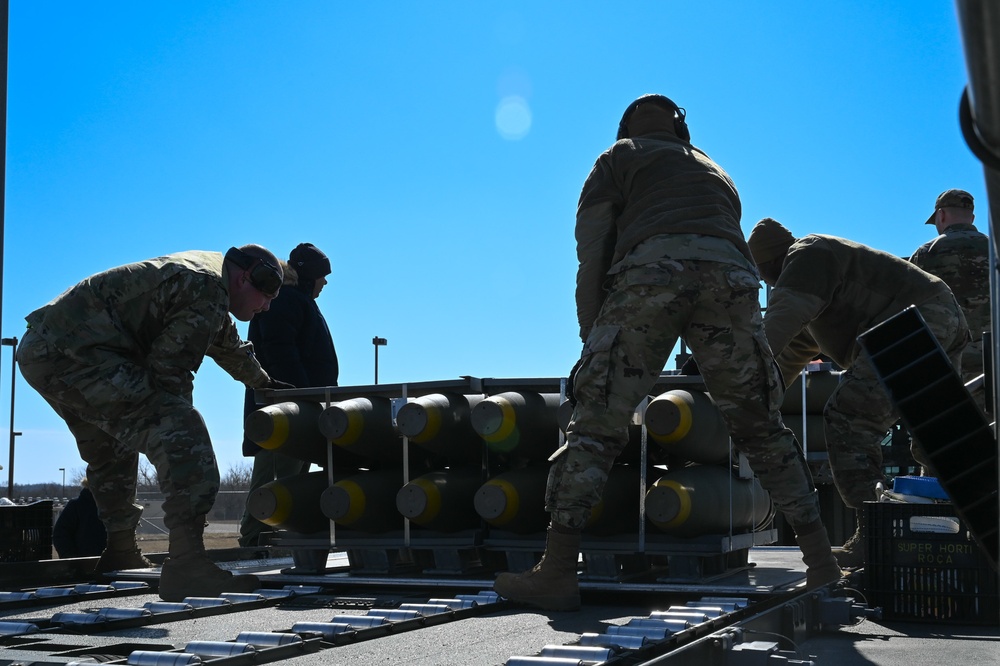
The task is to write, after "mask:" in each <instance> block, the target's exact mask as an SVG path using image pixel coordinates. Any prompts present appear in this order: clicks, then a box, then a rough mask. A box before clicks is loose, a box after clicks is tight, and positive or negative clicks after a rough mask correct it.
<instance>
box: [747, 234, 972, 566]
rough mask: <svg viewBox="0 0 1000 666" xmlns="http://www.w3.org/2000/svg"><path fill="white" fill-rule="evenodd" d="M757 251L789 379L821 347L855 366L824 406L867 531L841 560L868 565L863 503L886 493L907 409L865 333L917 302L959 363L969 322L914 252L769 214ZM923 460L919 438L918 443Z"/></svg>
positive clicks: (837, 473) (839, 469)
mask: <svg viewBox="0 0 1000 666" xmlns="http://www.w3.org/2000/svg"><path fill="white" fill-rule="evenodd" d="M749 244H750V250H751V251H752V252H753V256H754V259H755V260H756V261H757V266H758V267H759V269H760V274H761V276H762V277H763V278H764V281H765V282H766V283H767V284H769V285H771V286H772V287H773V290H772V291H771V293H770V295H769V297H768V302H767V313H766V315H765V317H764V330H765V331H766V332H767V340H768V342H769V343H770V345H771V349H772V350H773V351H774V356H775V360H776V361H777V362H778V367H779V368H780V369H781V372H782V375H783V376H784V379H785V382H786V383H791V382H792V380H794V379H795V377H796V376H798V374H799V372H801V370H802V368H803V367H805V365H806V363H808V362H809V361H811V360H813V359H814V358H816V357H817V356H818V355H819V354H820V353H822V354H826V355H827V356H829V357H830V358H831V359H833V361H834V362H835V363H837V364H838V365H839V366H840V367H842V368H845V371H844V373H843V374H842V375H841V378H840V383H839V384H838V385H837V388H836V389H835V390H834V392H833V394H832V395H831V396H830V399H829V400H828V401H827V403H826V406H825V407H824V409H823V419H824V427H825V436H826V448H827V451H828V453H829V456H830V468H831V470H832V472H833V480H834V483H835V484H836V486H837V490H838V491H839V492H840V496H841V497H842V498H843V499H844V503H845V504H847V506H849V507H851V508H853V509H855V510H856V512H857V516H858V529H857V531H856V532H855V534H854V535H853V536H852V537H851V538H850V539H848V541H847V543H845V544H844V546H843V548H842V550H841V551H840V552H839V553H838V559H839V561H840V563H841V565H842V566H859V565H860V564H861V563H862V562H863V557H864V546H865V543H864V539H863V537H864V532H865V530H864V520H863V519H864V512H863V511H861V509H862V507H863V503H864V502H866V501H874V500H876V499H877V496H876V492H875V485H876V483H878V482H880V481H883V480H884V476H883V473H882V446H881V444H882V440H883V438H884V437H885V434H886V432H887V431H888V429H889V427H890V426H891V425H892V424H893V423H895V422H896V420H897V418H898V416H897V415H896V413H895V410H894V409H893V407H892V404H891V402H890V401H889V396H888V394H887V393H886V391H885V389H884V388H882V385H881V384H880V383H879V381H878V376H877V375H876V373H875V368H874V366H873V365H872V363H871V360H870V359H869V358H868V356H867V355H865V354H862V353H861V347H860V345H859V344H858V341H857V338H858V336H859V335H860V334H861V333H864V332H865V331H866V330H868V329H869V328H871V327H872V326H875V325H876V324H879V323H881V322H883V321H885V320H886V319H888V318H889V317H891V316H893V315H895V314H898V313H899V312H901V311H902V310H903V309H904V308H906V307H908V306H910V305H916V306H917V309H919V310H920V314H921V315H922V316H923V318H924V320H925V321H926V322H927V326H928V327H929V328H930V330H931V331H932V332H933V333H934V335H935V336H936V337H937V339H938V341H939V342H940V343H941V346H942V348H943V349H944V350H945V352H946V353H947V354H948V357H949V358H950V359H951V361H952V363H953V364H954V365H955V367H956V368H960V367H961V355H962V350H963V349H964V348H965V345H966V343H967V342H968V340H969V329H968V326H967V325H966V322H965V316H964V315H963V314H962V309H961V308H960V307H959V306H958V303H957V302H956V301H955V297H954V296H953V295H952V293H951V290H949V289H948V285H946V284H945V283H944V282H943V281H941V280H939V279H938V278H936V277H934V276H933V275H931V274H929V273H925V272H924V271H922V270H920V269H919V268H917V267H916V266H914V265H913V264H911V263H909V262H908V261H906V260H905V259H900V258H899V257H896V256H893V255H891V254H889V253H887V252H882V251H880V250H875V249H873V248H870V247H867V246H865V245H861V244H860V243H855V242H853V241H849V240H846V239H844V238H837V237H835V236H826V235H822V234H809V235H807V236H803V237H802V238H795V237H794V236H792V233H791V232H790V231H789V230H788V229H786V228H785V227H784V226H782V225H781V224H780V223H779V222H777V221H775V220H773V219H771V218H765V219H763V220H761V221H760V222H758V223H757V225H756V226H755V227H754V228H753V230H752V231H751V232H750V238H749ZM914 454H915V456H916V457H917V459H918V461H919V460H921V458H922V457H923V456H921V455H920V451H919V446H914Z"/></svg>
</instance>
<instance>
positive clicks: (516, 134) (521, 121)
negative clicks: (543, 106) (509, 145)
mask: <svg viewBox="0 0 1000 666" xmlns="http://www.w3.org/2000/svg"><path fill="white" fill-rule="evenodd" d="M496 125H497V132H499V133H500V136H501V137H503V138H504V139H506V140H507V141H520V140H521V139H523V138H524V137H526V136H527V135H528V132H530V131H531V109H530V108H529V107H528V102H527V100H525V99H524V98H523V97H519V96H517V95H512V96H510V97H504V98H503V99H501V100H500V103H499V104H498V105H497V110H496Z"/></svg>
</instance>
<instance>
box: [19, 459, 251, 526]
mask: <svg viewBox="0 0 1000 666" xmlns="http://www.w3.org/2000/svg"><path fill="white" fill-rule="evenodd" d="M251 470H252V465H251V461H249V460H248V461H245V462H244V461H241V462H239V463H236V464H234V465H232V466H231V467H230V468H229V469H228V470H226V471H225V473H223V474H222V479H221V482H220V484H219V496H218V498H217V499H216V502H215V507H214V508H213V509H212V513H211V514H210V516H209V518H210V519H214V520H239V518H240V516H242V515H243V507H244V505H245V504H246V491H247V489H249V487H250V472H251ZM85 475H86V468H84V467H81V468H79V469H74V470H66V487H65V492H64V489H63V485H62V480H59V481H55V482H52V481H48V482H45V483H16V482H15V483H14V493H13V496H12V498H13V500H14V501H15V502H19V503H20V502H21V501H22V500H24V501H27V500H28V498H32V499H33V500H39V499H61V498H63V497H65V498H66V499H72V498H74V497H76V496H77V495H78V494H80V484H81V482H82V481H83V478H84V476H85ZM136 494H137V495H138V497H139V499H140V501H141V503H143V504H145V503H153V502H157V503H158V502H162V501H163V500H162V496H161V495H160V485H159V483H157V481H156V469H155V468H154V467H153V465H152V464H150V462H149V461H148V460H146V458H144V457H142V458H139V475H138V480H137V484H136ZM0 496H3V497H11V495H9V494H8V492H7V484H6V483H4V484H2V485H0Z"/></svg>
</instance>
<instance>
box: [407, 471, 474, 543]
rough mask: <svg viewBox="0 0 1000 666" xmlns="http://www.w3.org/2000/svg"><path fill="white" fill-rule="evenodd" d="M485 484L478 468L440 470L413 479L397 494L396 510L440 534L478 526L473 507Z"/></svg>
mask: <svg viewBox="0 0 1000 666" xmlns="http://www.w3.org/2000/svg"><path fill="white" fill-rule="evenodd" d="M482 483H483V475H482V473H481V472H480V471H479V470H478V469H471V468H459V469H449V470H440V471H436V472H431V473H430V474H424V475H423V476H419V477H417V478H416V479H413V480H412V481H410V482H409V483H407V484H406V485H405V486H403V487H402V488H400V489H399V492H398V493H396V510H397V511H399V513H400V514H402V515H403V516H405V517H406V518H409V519H410V522H412V523H414V524H416V525H419V526H420V527H425V528H427V529H431V530H437V531H439V532H457V531H459V530H465V529H471V528H475V527H479V524H480V519H479V515H478V514H477V513H476V510H475V507H474V505H473V498H474V497H475V494H476V491H477V490H479V487H480V486H481V485H482Z"/></svg>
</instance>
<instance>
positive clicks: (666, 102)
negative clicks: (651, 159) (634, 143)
mask: <svg viewBox="0 0 1000 666" xmlns="http://www.w3.org/2000/svg"><path fill="white" fill-rule="evenodd" d="M642 104H652V105H654V106H657V107H659V108H661V109H663V110H664V111H667V112H669V113H670V114H671V115H673V118H674V134H676V135H677V136H678V137H679V138H681V139H683V140H684V141H690V140H691V132H690V131H689V130H688V126H687V123H686V122H685V120H684V119H685V118H686V117H687V111H685V110H684V109H682V108H681V107H679V106H677V105H676V104H674V102H673V100H671V99H670V98H669V97H664V96H663V95H643V96H642V97H640V98H639V99H637V100H635V101H634V102H632V103H631V104H629V105H628V108H627V109H625V113H624V114H622V119H621V122H619V123H618V137H617V140H618V141H621V140H622V139H627V138H629V133H628V121H629V118H631V117H632V114H633V113H635V110H636V109H638V108H639V106H640V105H642Z"/></svg>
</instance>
